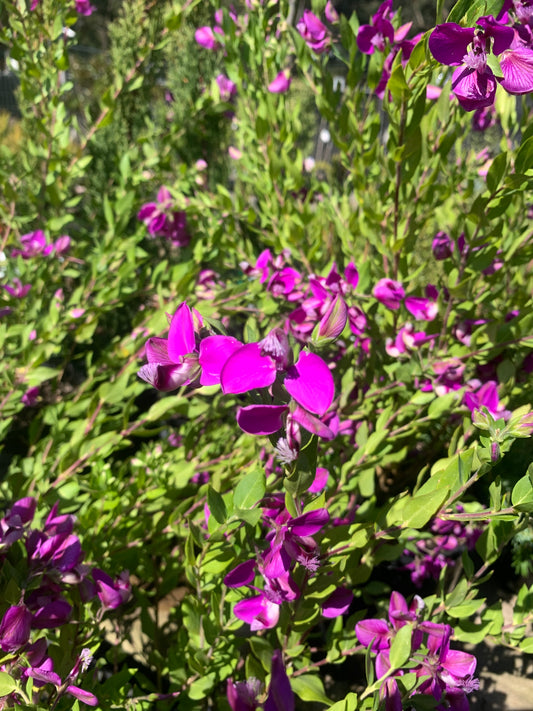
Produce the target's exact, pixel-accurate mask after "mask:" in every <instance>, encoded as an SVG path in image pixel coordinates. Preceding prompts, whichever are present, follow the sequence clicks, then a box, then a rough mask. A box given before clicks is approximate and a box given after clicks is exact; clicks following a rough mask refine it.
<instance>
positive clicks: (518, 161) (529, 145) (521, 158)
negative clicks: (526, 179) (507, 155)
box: [514, 136, 533, 173]
mask: <svg viewBox="0 0 533 711" xmlns="http://www.w3.org/2000/svg"><path fill="white" fill-rule="evenodd" d="M514 168H515V172H516V173H525V172H526V170H529V169H531V168H533V136H531V137H530V138H528V139H527V141H524V143H522V145H521V146H520V148H519V149H518V153H517V154H516V158H515V161H514Z"/></svg>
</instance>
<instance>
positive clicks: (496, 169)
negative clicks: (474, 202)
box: [487, 152, 533, 193]
mask: <svg viewBox="0 0 533 711" xmlns="http://www.w3.org/2000/svg"><path fill="white" fill-rule="evenodd" d="M531 158H532V159H533V153H532V155H531ZM506 170H507V153H505V152H503V153H500V154H499V155H498V156H496V158H495V159H494V160H493V161H492V164H491V166H490V168H489V170H488V173H487V187H488V189H489V191H490V192H491V193H495V192H496V190H497V189H498V187H499V185H500V183H501V182H502V180H503V178H504V176H505V171H506Z"/></svg>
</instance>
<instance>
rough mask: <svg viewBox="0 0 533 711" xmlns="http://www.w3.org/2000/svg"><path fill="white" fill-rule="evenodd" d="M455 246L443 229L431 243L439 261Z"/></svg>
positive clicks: (450, 253) (448, 254)
mask: <svg viewBox="0 0 533 711" xmlns="http://www.w3.org/2000/svg"><path fill="white" fill-rule="evenodd" d="M482 110H483V109H482ZM454 247H455V243H454V241H453V239H452V238H451V237H450V235H449V234H447V233H446V232H443V231H442V230H441V231H439V232H437V234H436V235H435V237H434V238H433V242H432V244H431V249H432V250H433V256H434V257H435V259H437V260H438V261H442V260H443V259H449V258H450V257H451V256H452V254H453V250H454Z"/></svg>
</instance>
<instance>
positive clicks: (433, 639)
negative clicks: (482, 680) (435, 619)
mask: <svg viewBox="0 0 533 711" xmlns="http://www.w3.org/2000/svg"><path fill="white" fill-rule="evenodd" d="M426 624H428V625H429V624H431V623H426ZM439 627H443V628H444V629H443V630H442V631H441V632H440V634H430V635H428V642H427V647H428V655H427V656H426V657H425V658H424V660H423V661H422V663H421V664H420V665H419V666H418V667H417V668H416V669H415V673H416V675H417V676H419V677H426V676H427V677H429V678H428V679H426V680H425V681H423V682H422V684H421V685H420V686H419V687H418V689H417V693H419V694H431V695H432V696H433V697H434V698H435V699H437V701H440V700H441V698H442V696H443V694H444V696H445V699H446V701H447V702H448V708H450V709H452V711H465V710H467V709H468V708H469V706H468V701H467V699H466V694H467V693H469V692H470V691H473V690H474V689H477V688H479V682H478V680H477V679H474V678H473V674H474V672H475V670H476V658H475V657H474V656H473V655H472V654H468V653H467V652H460V651H457V650H451V649H450V637H451V635H452V633H453V630H452V628H451V627H450V626H449V625H439ZM435 632H436V630H435Z"/></svg>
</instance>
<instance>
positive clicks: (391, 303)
mask: <svg viewBox="0 0 533 711" xmlns="http://www.w3.org/2000/svg"><path fill="white" fill-rule="evenodd" d="M372 293H373V294H374V296H375V297H376V299H377V300H378V301H380V302H381V303H382V304H384V306H386V307H387V308H388V309H392V310H393V311H397V310H398V309H399V308H400V304H401V303H402V299H403V298H404V296H405V291H404V289H403V286H402V285H401V284H400V282H399V281H394V280H393V279H380V280H379V281H378V283H377V284H376V286H375V287H374V290H373V292H372Z"/></svg>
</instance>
